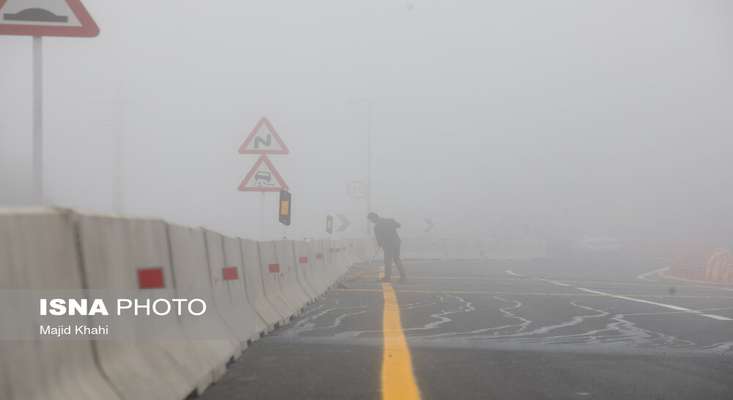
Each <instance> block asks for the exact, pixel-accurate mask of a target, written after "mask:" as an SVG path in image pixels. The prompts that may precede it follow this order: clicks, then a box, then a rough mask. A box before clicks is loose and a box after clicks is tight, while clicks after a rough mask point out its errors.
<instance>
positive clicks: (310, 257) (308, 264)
mask: <svg viewBox="0 0 733 400" xmlns="http://www.w3.org/2000/svg"><path fill="white" fill-rule="evenodd" d="M294 251H295V260H296V262H297V265H298V267H297V270H298V273H299V275H298V276H299V277H300V278H301V279H302V281H303V282H304V283H305V285H306V286H307V287H308V290H309V291H310V292H311V293H312V294H313V295H314V298H317V297H319V296H321V295H322V294H323V293H324V292H325V291H326V289H327V288H328V287H327V286H326V284H325V282H321V281H320V280H319V278H318V277H317V275H316V271H315V268H316V260H315V251H314V249H313V242H312V241H309V242H301V241H297V242H295V243H294Z"/></svg>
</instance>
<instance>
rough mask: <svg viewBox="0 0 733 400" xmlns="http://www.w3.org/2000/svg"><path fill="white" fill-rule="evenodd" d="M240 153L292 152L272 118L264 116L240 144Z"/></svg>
mask: <svg viewBox="0 0 733 400" xmlns="http://www.w3.org/2000/svg"><path fill="white" fill-rule="evenodd" d="M239 154H290V150H288V146H286V145H285V142H283V140H282V138H281V137H280V135H278V133H277V131H276V130H275V127H273V126H272V124H271V123H270V120H268V119H267V118H264V117H263V118H261V119H260V120H259V122H257V125H255V127H254V129H252V132H250V133H249V136H247V139H245V140H244V143H242V145H241V146H239Z"/></svg>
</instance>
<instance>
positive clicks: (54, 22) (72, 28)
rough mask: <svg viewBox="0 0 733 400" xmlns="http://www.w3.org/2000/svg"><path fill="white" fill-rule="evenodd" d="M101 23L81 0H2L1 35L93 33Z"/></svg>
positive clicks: (0, 3)
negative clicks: (98, 23) (96, 20)
mask: <svg viewBox="0 0 733 400" xmlns="http://www.w3.org/2000/svg"><path fill="white" fill-rule="evenodd" d="M98 34H99V27H98V26H97V24H96V23H95V22H94V19H92V16H91V15H89V12H87V9H86V8H84V5H83V4H81V0H0V35H28V36H75V37H94V36H97V35H98Z"/></svg>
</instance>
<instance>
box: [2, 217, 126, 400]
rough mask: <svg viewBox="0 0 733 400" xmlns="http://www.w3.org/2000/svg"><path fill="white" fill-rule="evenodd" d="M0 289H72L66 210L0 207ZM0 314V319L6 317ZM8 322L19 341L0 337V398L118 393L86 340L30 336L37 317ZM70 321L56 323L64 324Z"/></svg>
mask: <svg viewBox="0 0 733 400" xmlns="http://www.w3.org/2000/svg"><path fill="white" fill-rule="evenodd" d="M0 277H1V278H2V279H0V289H2V290H21V289H24V290H33V291H39V292H40V291H43V292H44V293H45V291H58V290H60V291H78V290H79V289H81V288H82V287H83V286H82V271H81V268H80V267H79V258H78V252H77V246H76V238H75V230H74V225H73V220H72V213H71V212H68V211H54V210H48V209H20V210H0ZM0 306H4V307H10V308H8V309H4V310H5V311H3V312H0V316H2V320H1V321H2V323H3V324H6V323H8V321H12V319H8V318H10V316H9V315H7V314H5V313H6V312H10V311H11V310H12V309H14V308H16V307H20V305H19V304H2V305H0ZM27 317H28V318H32V320H28V321H13V323H14V324H15V325H16V326H15V328H16V329H17V330H19V332H18V333H19V334H23V335H27V337H28V338H29V339H25V340H10V339H8V340H0V369H1V370H2V371H3V372H2V374H0V375H3V376H4V378H3V379H2V380H0V384H2V387H0V398H3V399H9V400H42V399H43V400H63V399H80V400H97V399H119V398H120V397H119V396H118V395H117V393H116V392H115V391H114V390H113V388H112V387H110V385H109V384H108V382H107V381H106V380H105V379H104V378H103V376H102V374H101V373H100V371H99V370H98V369H97V366H96V365H95V362H94V355H93V348H92V342H91V340H87V339H84V340H70V341H64V342H60V341H53V340H31V339H30V338H33V337H36V335H38V333H39V332H38V326H39V324H40V321H39V320H38V318H39V317H38V316H37V315H33V316H27ZM68 322H70V321H61V320H60V321H59V323H68Z"/></svg>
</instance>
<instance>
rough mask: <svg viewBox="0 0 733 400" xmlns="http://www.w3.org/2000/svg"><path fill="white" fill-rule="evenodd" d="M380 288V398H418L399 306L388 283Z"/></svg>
mask: <svg viewBox="0 0 733 400" xmlns="http://www.w3.org/2000/svg"><path fill="white" fill-rule="evenodd" d="M382 291H383V292H384V317H383V319H382V332H383V333H384V353H383V354H382V400H419V399H420V389H419V388H418V387H417V383H416V381H415V374H414V372H413V370H412V357H411V356H410V348H409V347H408V346H407V339H405V333H404V332H403V331H402V322H401V321H400V306H399V303H398V302H397V295H396V294H395V291H394V289H393V288H392V285H391V284H389V283H383V284H382Z"/></svg>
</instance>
